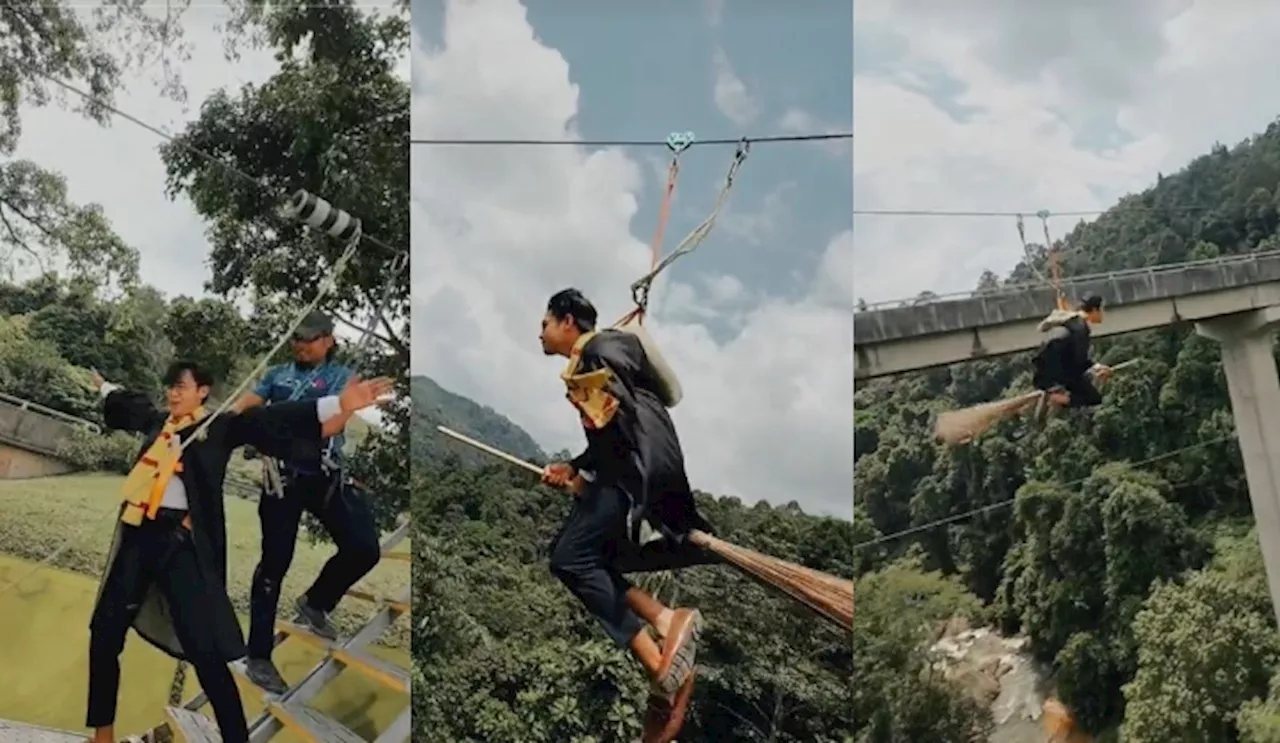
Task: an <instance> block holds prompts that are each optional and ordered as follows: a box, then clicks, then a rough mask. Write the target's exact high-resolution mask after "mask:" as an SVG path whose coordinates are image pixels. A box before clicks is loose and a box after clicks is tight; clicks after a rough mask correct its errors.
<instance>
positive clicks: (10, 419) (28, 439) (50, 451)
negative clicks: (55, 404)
mask: <svg viewBox="0 0 1280 743" xmlns="http://www.w3.org/2000/svg"><path fill="white" fill-rule="evenodd" d="M80 427H81V426H79V425H78V424H75V423H72V422H70V421H64V420H60V419H58V418H53V417H51V416H49V415H46V414H44V413H40V412H36V411H35V410H30V409H26V408H24V407H22V406H21V405H19V404H17V403H15V402H11V401H9V400H0V479H5V480H19V479H25V478H29V477H48V476H50V475H61V474H65V473H67V472H70V471H72V469H74V468H73V467H71V465H69V464H67V463H66V462H63V461H61V460H59V459H58V458H57V452H58V445H59V442H61V441H62V440H63V439H65V438H67V437H68V436H70V435H71V434H72V432H74V431H75V430H76V429H78V428H80Z"/></svg>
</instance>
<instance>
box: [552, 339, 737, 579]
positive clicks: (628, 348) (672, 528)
mask: <svg viewBox="0 0 1280 743" xmlns="http://www.w3.org/2000/svg"><path fill="white" fill-rule="evenodd" d="M593 377H594V378H595V380H596V381H594V382H592V381H589V380H591V379H592V378H593ZM565 382H566V384H567V385H568V386H569V395H568V397H569V401H570V402H571V403H573V405H574V406H575V407H576V408H577V409H578V412H579V415H580V416H581V418H582V425H583V430H584V432H585V433H586V437H587V449H586V451H584V452H583V453H582V454H580V455H578V456H577V457H575V458H574V459H573V461H572V462H571V464H572V465H573V466H574V468H575V469H577V470H579V471H584V470H585V471H589V472H592V473H593V474H594V478H593V481H592V482H591V484H590V485H589V486H590V487H616V488H619V489H620V490H622V492H624V493H625V494H626V495H627V497H628V498H629V499H630V501H631V509H630V513H629V518H628V519H627V526H628V536H630V538H631V540H632V541H633V542H635V543H636V544H639V543H640V529H641V525H642V523H644V522H646V521H647V522H648V523H649V524H650V526H652V527H653V528H654V529H656V530H657V531H659V532H661V533H662V535H663V536H664V537H666V538H667V539H668V540H674V541H677V542H683V541H684V538H685V536H686V535H687V534H688V533H689V531H690V530H693V529H697V530H699V531H704V532H707V533H712V528H711V525H710V524H708V523H707V521H706V520H705V519H703V518H702V516H701V515H699V513H698V509H697V504H696V503H695V502H694V499H693V492H692V490H691V489H690V487H689V478H688V476H687V475H686V474H685V469H684V453H683V452H682V451H681V449H680V439H679V437H678V436H676V429H675V425H674V424H673V423H672V421H671V415H670V414H669V413H668V412H667V408H666V407H665V406H664V405H663V404H662V401H661V399H660V398H659V396H658V394H657V393H656V392H655V390H656V389H658V383H657V379H656V377H655V375H654V372H653V370H652V368H651V367H650V366H649V363H648V360H647V358H646V357H645V352H644V347H643V346H642V345H641V344H640V340H639V339H638V338H636V337H635V336H634V335H632V334H630V333H626V332H623V331H618V330H602V331H600V332H599V333H597V334H596V335H595V336H593V337H592V338H591V339H590V340H588V341H587V343H586V345H585V346H583V347H582V351H581V357H580V360H579V362H578V365H577V367H576V369H575V370H574V373H573V376H571V377H569V378H567V379H566V380H565ZM575 387H578V388H580V389H581V388H585V387H599V389H600V393H602V394H597V395H587V394H583V393H582V392H577V393H575ZM655 546H657V545H655ZM705 561H706V562H710V561H712V558H711V556H709V555H707V556H706V560H705Z"/></svg>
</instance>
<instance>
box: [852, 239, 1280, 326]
mask: <svg viewBox="0 0 1280 743" xmlns="http://www.w3.org/2000/svg"><path fill="white" fill-rule="evenodd" d="M1268 258H1280V250H1271V251H1266V252H1262V253H1243V254H1238V255H1229V256H1219V257H1217V258H1203V259H1201V260H1196V261H1186V262H1184V263H1166V264H1163V265H1159V266H1143V267H1141V268H1126V269H1122V270H1119V271H1106V272H1103V273H1093V274H1083V275H1080V276H1072V277H1070V278H1067V279H1063V281H1062V286H1063V287H1064V288H1066V287H1070V286H1072V285H1075V284H1085V283H1091V282H1096V281H1106V280H1109V279H1119V278H1126V277H1129V276H1144V275H1149V276H1155V275H1158V274H1163V273H1171V272H1174V271H1181V270H1184V269H1187V268H1207V267H1210V266H1234V265H1239V264H1241V263H1256V262H1258V261H1260V260H1264V259H1268ZM1045 286H1047V282H1044V281H1022V282H1018V283H1016V284H1003V285H1001V286H999V287H993V288H991V289H970V290H968V291H959V292H948V293H946V294H932V293H928V294H926V295H925V296H921V295H916V296H914V297H911V298H909V299H885V300H881V301H879V302H868V303H862V304H859V305H858V307H857V310H856V311H857V312H875V311H876V310H885V309H892V308H896V307H919V306H921V305H926V304H934V303H936V302H952V301H958V300H964V299H977V298H979V297H998V296H1002V295H1007V294H1021V293H1022V292H1025V291H1031V290H1034V289H1043V288H1045Z"/></svg>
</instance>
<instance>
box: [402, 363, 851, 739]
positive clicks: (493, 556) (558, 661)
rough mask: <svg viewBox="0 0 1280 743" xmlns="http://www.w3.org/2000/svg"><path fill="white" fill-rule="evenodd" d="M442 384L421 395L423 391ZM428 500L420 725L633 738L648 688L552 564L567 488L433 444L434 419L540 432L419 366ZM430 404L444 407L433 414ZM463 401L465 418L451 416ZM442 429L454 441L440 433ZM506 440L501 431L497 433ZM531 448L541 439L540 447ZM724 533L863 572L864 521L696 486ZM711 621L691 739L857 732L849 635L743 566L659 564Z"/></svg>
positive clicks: (417, 706) (658, 577)
mask: <svg viewBox="0 0 1280 743" xmlns="http://www.w3.org/2000/svg"><path fill="white" fill-rule="evenodd" d="M424 389H429V390H433V391H436V392H435V394H434V395H433V396H424V397H419V395H418V391H419V390H424ZM414 390H415V397H414V404H415V418H414V421H415V425H414V429H413V434H412V435H413V439H414V447H415V450H416V451H418V452H420V454H419V455H418V456H420V457H421V458H418V457H415V460H414V475H413V482H414V484H413V514H414V525H415V531H414V535H413V540H414V542H413V550H414V570H413V575H414V596H413V599H414V612H415V615H414V621H415V628H414V637H413V648H414V683H415V684H416V685H419V686H417V687H416V688H423V689H431V690H432V691H431V693H429V694H415V695H414V698H413V704H414V715H413V724H414V735H415V737H422V739H424V740H452V741H459V742H460V743H461V742H463V741H476V742H479V741H488V740H521V741H529V743H540V742H544V741H545V742H546V743H551V742H552V741H556V742H559V741H582V742H583V743H585V742H587V741H593V742H595V743H608V742H610V741H618V742H621V741H633V740H636V739H637V738H638V737H639V732H640V719H641V715H642V713H643V706H644V702H645V697H646V695H647V685H646V683H645V680H644V676H643V673H642V671H641V670H640V668H639V666H638V665H637V664H635V663H634V661H632V660H631V659H630V657H629V655H628V654H627V653H626V652H625V651H624V650H622V649H620V648H617V647H615V646H614V645H613V644H612V643H611V642H609V640H608V639H607V638H606V637H605V635H604V633H603V632H602V631H601V630H600V629H599V627H598V626H597V625H596V623H595V621H594V620H593V619H591V618H590V617H589V616H588V615H587V614H586V612H585V611H584V610H583V609H582V608H581V606H580V605H579V604H578V602H577V601H576V600H574V599H573V598H572V596H570V594H569V593H568V591H566V590H565V589H564V587H563V586H562V585H560V583H559V582H558V581H556V580H555V579H554V578H553V577H552V575H551V572H550V570H549V569H548V567H547V550H548V548H549V547H550V543H551V541H552V539H553V538H554V536H555V535H556V533H557V531H558V530H559V526H560V523H561V521H562V520H563V519H564V517H565V515H566V514H567V513H568V509H569V506H570V504H569V502H568V500H567V498H566V496H565V495H564V493H562V492H560V491H555V490H550V489H547V488H544V487H542V486H539V485H536V484H535V482H534V481H533V480H532V478H530V476H529V475H528V474H527V473H524V472H520V471H517V470H514V469H513V468H511V467H509V466H506V465H493V464H491V463H485V465H484V466H481V467H479V468H476V467H469V466H466V465H464V464H463V462H462V460H461V459H460V458H459V457H458V456H457V455H456V454H453V453H451V452H449V451H445V450H440V449H433V448H431V447H430V445H426V448H425V451H424V444H422V443H421V442H423V441H424V440H427V439H424V438H423V437H422V433H423V431H422V428H424V427H426V426H427V425H435V424H437V423H440V424H444V425H448V426H450V427H452V428H455V429H460V430H464V431H468V432H471V433H473V434H475V435H482V434H483V433H485V432H488V433H489V434H491V435H495V436H497V437H499V438H500V439H501V440H502V443H499V445H507V446H511V445H516V446H520V445H523V446H525V447H527V448H526V449H524V450H523V451H522V452H521V453H522V454H523V455H525V456H530V457H533V456H534V455H536V454H540V452H538V451H537V448H536V445H534V444H533V443H532V440H531V439H529V437H528V434H526V433H525V432H524V431H522V430H520V429H519V428H517V427H516V426H515V425H514V424H512V423H511V422H510V421H508V420H507V419H506V418H503V417H501V416H500V415H498V414H497V413H494V412H492V411H490V410H488V409H486V408H483V407H481V406H478V405H476V404H475V403H472V402H471V401H469V400H465V398H459V397H456V396H452V395H449V394H448V393H446V392H444V391H442V390H439V388H438V387H436V386H435V385H434V383H433V382H430V380H426V379H424V378H416V379H415V385H414ZM424 406H431V407H430V409H428V410H424V409H423V407H424ZM454 412H457V413H459V414H460V415H461V417H460V418H459V419H456V420H455V419H454V418H452V417H451V414H453V413H454ZM434 441H435V442H438V441H439V439H436V440H434ZM487 442H488V443H493V440H491V439H490V440H487ZM530 449H532V451H530ZM699 502H700V508H701V510H702V511H703V512H704V513H705V514H706V516H707V518H708V519H709V520H710V521H711V522H712V523H713V524H715V525H716V527H717V530H718V531H719V532H721V533H722V535H723V536H725V538H727V539H729V540H730V541H733V542H735V543H738V544H743V545H745V546H750V547H753V548H755V549H760V550H764V551H767V552H770V553H772V554H775V555H778V556H780V557H783V558H786V559H791V560H796V561H802V562H803V563H804V564H807V565H809V566H811V567H814V568H817V569H819V570H824V571H827V572H832V573H835V574H839V575H844V576H849V575H851V574H852V570H853V567H852V565H851V564H850V563H849V548H850V546H851V545H852V540H853V533H852V525H851V524H850V523H848V522H839V521H834V520H831V519H825V518H816V517H813V516H809V515H806V514H804V513H803V512H801V511H800V509H799V508H798V507H796V506H794V505H788V506H782V507H772V506H769V505H767V504H765V503H758V504H756V505H754V506H745V505H744V504H742V503H741V502H740V501H739V500H738V499H736V498H713V497H711V496H708V495H699ZM640 580H641V581H642V585H644V586H646V587H647V588H649V589H650V590H653V591H656V592H658V594H659V595H660V596H661V597H662V598H663V600H664V601H666V602H667V603H669V604H675V605H696V606H698V607H700V608H701V609H702V610H703V612H704V615H705V616H706V617H707V621H708V626H707V631H706V633H705V634H704V640H703V643H702V645H701V647H700V649H699V656H698V657H699V662H700V664H701V665H702V667H703V671H702V674H701V676H700V678H699V682H698V686H697V688H696V689H695V698H694V702H693V708H692V712H691V715H690V717H689V720H688V722H687V723H686V726H685V729H684V732H683V733H682V734H681V738H680V739H681V740H682V741H687V742H689V743H693V742H695V741H712V740H715V741H722V740H742V741H752V740H757V741H767V740H772V741H779V742H781V741H825V742H831V743H834V742H837V741H848V740H849V738H848V737H847V736H848V731H849V730H850V729H851V728H852V714H853V709H852V705H851V701H852V696H851V694H852V689H851V687H850V684H849V680H850V678H851V676H852V673H853V668H852V665H851V658H850V653H849V638H848V636H847V635H845V634H844V633H840V632H836V631H833V630H831V629H829V628H828V627H827V626H826V625H825V624H823V623H822V622H821V621H819V620H816V619H814V618H813V617H812V616H810V615H809V614H808V613H807V612H805V611H804V610H803V609H800V608H797V607H796V606H795V605H794V604H792V603H791V602H789V601H787V600H785V599H780V598H778V597H776V596H774V595H773V594H770V593H766V592H765V591H764V590H763V589H761V588H760V587H759V586H757V585H756V584H755V583H752V582H750V581H748V580H746V579H744V578H742V577H741V576H739V575H738V574H736V573H734V572H733V571H732V570H730V569H728V568H724V567H700V568H696V569H690V570H684V571H679V572H678V573H677V574H655V575H650V576H645V577H643V578H642V579H640Z"/></svg>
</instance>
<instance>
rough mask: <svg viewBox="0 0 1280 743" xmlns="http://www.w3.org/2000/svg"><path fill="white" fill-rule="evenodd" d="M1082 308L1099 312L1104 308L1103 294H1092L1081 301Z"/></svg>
mask: <svg viewBox="0 0 1280 743" xmlns="http://www.w3.org/2000/svg"><path fill="white" fill-rule="evenodd" d="M1080 309H1081V310H1082V311H1084V312H1097V311H1098V310H1100V309H1102V296H1101V295H1099V294H1090V295H1089V296H1087V297H1085V298H1084V301H1083V302H1081V303H1080Z"/></svg>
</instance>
